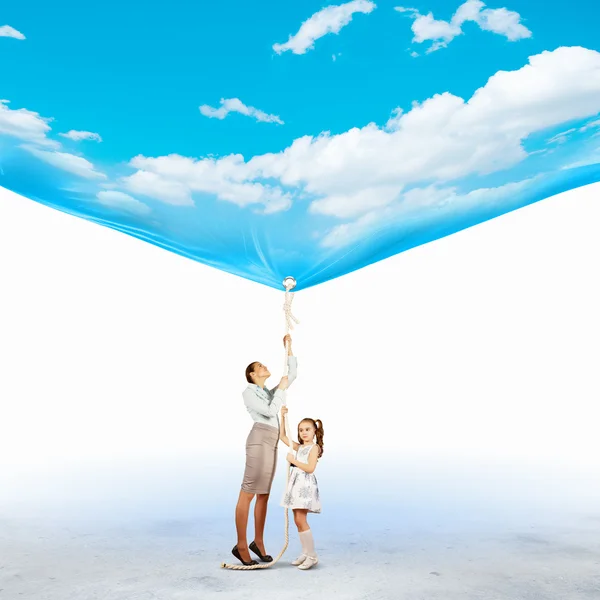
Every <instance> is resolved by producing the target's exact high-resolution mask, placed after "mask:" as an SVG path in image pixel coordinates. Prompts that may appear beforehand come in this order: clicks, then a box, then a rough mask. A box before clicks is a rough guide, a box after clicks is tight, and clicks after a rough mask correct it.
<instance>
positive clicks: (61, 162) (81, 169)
mask: <svg viewBox="0 0 600 600" xmlns="http://www.w3.org/2000/svg"><path fill="white" fill-rule="evenodd" d="M21 148H23V149H25V150H27V152H29V153H31V154H33V156H35V157H36V158H39V159H40V160H43V161H44V162H46V163H48V164H49V165H52V166H53V167H56V168H57V169H62V170H63V171H67V172H69V173H73V174H74V175H78V176H79V177H84V178H85V179H105V178H106V175H105V174H104V173H100V172H99V171H96V169H95V168H94V165H93V164H92V163H91V162H90V161H88V160H86V159H85V158H83V157H82V156H76V155H75V154H68V153H67V152H58V151H54V150H50V151H48V150H42V149H40V148H37V147H36V146H31V145H29V144H23V145H22V146H21Z"/></svg>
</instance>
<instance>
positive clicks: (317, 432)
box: [315, 419, 325, 458]
mask: <svg viewBox="0 0 600 600" xmlns="http://www.w3.org/2000/svg"><path fill="white" fill-rule="evenodd" d="M315 426H316V428H315V437H316V438H317V444H318V445H319V458H321V456H323V435H324V433H325V432H324V431H323V421H321V419H315Z"/></svg>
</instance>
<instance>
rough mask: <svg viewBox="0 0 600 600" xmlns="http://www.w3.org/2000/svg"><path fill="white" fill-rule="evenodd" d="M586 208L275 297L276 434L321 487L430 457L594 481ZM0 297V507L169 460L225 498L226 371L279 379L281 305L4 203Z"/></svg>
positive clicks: (585, 204) (599, 323)
mask: <svg viewBox="0 0 600 600" xmlns="http://www.w3.org/2000/svg"><path fill="white" fill-rule="evenodd" d="M599 190H600V186H599V185H595V186H588V187H586V188H581V189H579V190H575V191H572V192H569V193H566V194H562V195H559V196H557V197H554V198H551V199H548V200H546V201H543V202H541V203H538V204H535V205H532V206H529V207H527V208H524V209H521V210H519V211H517V212H514V213H511V214H508V215H504V216H502V217H500V218H498V219H495V220H493V221H490V222H487V223H484V224H481V225H479V226H477V227H474V228H471V229H469V230H466V231H464V232H460V233H458V234H455V235H453V236H450V237H448V238H445V239H442V240H438V241H436V242H434V243H430V244H428V245H426V246H423V247H420V248H416V249H413V250H411V251H409V252H406V253H403V254H401V255H398V256H396V257H393V258H391V259H388V260H386V261H383V262H381V263H378V264H376V265H372V266H370V267H368V268H365V269H362V270H360V271H358V272H356V273H352V274H349V275H347V276H344V277H342V278H340V279H337V280H334V281H331V282H328V283H325V284H322V285H320V286H317V287H316V288H312V289H309V290H305V291H302V292H299V293H298V294H297V295H296V297H295V299H294V313H295V314H296V316H297V317H298V318H299V319H300V325H299V326H298V327H297V328H296V330H295V331H294V332H293V338H294V346H293V348H294V352H295V353H296V354H297V355H298V357H299V359H298V360H299V376H298V380H297V381H296V383H295V384H294V385H293V386H292V388H291V389H290V391H289V394H288V404H289V407H290V416H291V419H292V420H293V422H294V424H295V423H296V422H297V421H298V420H299V419H300V418H302V417H304V416H312V417H314V418H321V419H322V420H323V422H324V426H325V430H326V438H325V455H324V458H323V460H322V461H321V463H320V466H319V470H320V474H321V480H323V478H326V477H327V474H328V473H333V471H335V470H337V469H341V470H345V469H354V468H356V467H358V466H365V465H366V466H368V471H369V472H370V473H375V475H373V477H377V473H379V474H380V475H379V477H380V478H385V477H386V472H387V471H386V469H389V468H393V465H400V464H404V465H413V466H414V465H417V464H418V465H430V466H432V468H434V467H436V466H437V468H438V470H439V469H442V465H444V464H446V463H447V462H448V461H454V462H455V463H456V464H462V465H470V466H473V467H477V466H478V465H479V467H478V468H483V469H485V468H486V465H490V464H492V463H493V464H496V465H498V464H502V465H505V468H506V469H508V471H510V470H511V469H519V468H523V467H528V468H530V469H531V470H532V472H534V471H535V470H536V469H550V470H553V469H558V468H560V469H561V470H562V472H564V473H576V472H585V473H588V474H590V475H591V476H592V477H596V476H597V474H598V473H599V472H600V470H599V466H600V436H599V435H598V417H599V416H600V411H599V410H598V401H599V399H600V382H599V378H598V363H599V358H600V356H599V350H598V340H599V339H600V318H599V316H598V307H599V306H600V291H599V290H600V286H599V285H598V257H599V256H600V236H599V235H598V222H599V218H600V205H599V203H598V200H597V198H598V192H599ZM291 275H293V273H291ZM0 286H1V296H0V332H1V337H0V354H1V376H0V402H1V408H2V412H1V414H2V435H1V436H0V467H1V469H2V471H1V472H2V476H3V479H4V485H3V486H2V488H3V496H4V500H5V501H8V500H13V501H24V500H26V497H27V495H28V494H29V495H35V497H36V498H39V497H40V496H39V495H40V488H44V489H46V488H47V489H46V492H48V489H49V488H50V487H52V484H51V483H49V482H51V480H52V478H54V477H55V474H56V473H59V472H61V471H65V470H68V469H72V468H80V469H85V471H86V472H88V473H94V472H97V473H98V474H100V473H101V472H104V471H102V469H109V471H111V472H113V473H116V471H117V470H118V468H121V467H123V465H126V464H131V465H136V466H135V467H132V468H133V469H134V470H135V472H136V473H137V474H138V476H140V477H142V475H141V474H142V472H143V474H144V475H149V478H151V471H152V469H155V468H158V467H157V465H159V464H163V465H166V464H178V463H179V464H184V463H185V464H186V468H188V466H189V465H195V467H194V468H196V469H197V470H198V472H200V471H201V470H204V471H205V472H206V473H208V472H212V473H213V476H215V477H216V475H217V474H218V473H221V474H222V475H223V477H224V476H225V475H224V474H225V473H226V472H227V474H228V475H227V478H226V479H223V478H221V481H222V482H223V483H222V485H223V486H224V487H227V488H228V492H227V494H228V495H227V496H226V497H227V502H233V498H234V496H235V494H237V490H238V489H239V483H240V481H241V473H242V470H243V456H244V443H245V438H246V435H247V432H248V430H249V427H250V425H251V422H250V418H249V416H248V414H247V413H246V411H245V409H244V407H243V404H242V399H241V392H242V390H243V389H244V387H245V385H246V382H245V379H244V369H245V367H246V365H247V364H248V363H249V362H251V361H253V360H261V361H264V362H266V364H267V365H268V366H269V367H270V369H271V371H272V373H273V378H272V380H270V381H269V383H270V384H271V385H275V384H276V382H277V381H278V378H279V377H280V375H281V371H282V367H283V360H284V354H283V345H282V342H281V338H282V335H283V333H284V319H283V311H282V305H283V292H281V293H280V292H277V291H275V290H272V289H270V288H266V287H263V286H261V285H259V284H256V283H253V282H248V281H245V280H243V279H240V278H237V277H235V276H233V275H229V274H227V273H222V272H220V271H216V270H214V269H212V268H209V267H205V266H204V265H200V264H198V263H195V262H193V261H190V260H188V259H184V258H181V257H179V256H176V255H174V254H171V253H168V252H166V251H164V250H162V249H159V248H156V247H154V246H151V245H149V244H146V243H144V242H142V241H139V240H137V239H134V238H131V237H128V236H126V235H124V234H121V233H118V232H115V231H112V230H109V229H106V228H102V227H100V226H97V225H95V224H92V223H89V222H86V221H84V220H80V219H76V218H74V217H71V216H68V215H65V214H62V213H60V212H57V211H54V210H52V209H50V208H47V207H45V206H42V205H39V204H37V203H34V202H32V201H29V200H26V199H24V198H21V197H18V196H16V195H15V194H12V193H10V192H7V191H6V190H0ZM281 459H282V460H283V454H282V455H281ZM161 461H162V462H161ZM169 461H170V462H169ZM280 464H282V463H280ZM390 465H391V467H390ZM378 467H379V468H378ZM165 468H166V467H165ZM95 470H96V471H95ZM442 470H443V469H442ZM280 471H283V469H281V470H280ZM278 476H279V475H278ZM123 477H125V478H126V477H128V476H123ZM100 479H101V477H100V475H98V477H96V478H95V481H96V483H98V482H99V481H100ZM216 480H217V481H218V477H217V479H216ZM238 480H239V481H238ZM90 481H91V480H90ZM197 481H198V480H197V479H196V482H197ZM588 481H590V480H589V479H588ZM325 482H326V479H325ZM113 483H114V481H113ZM121 483H122V484H123V485H124V484H125V483H126V481H125V480H122V481H121ZM82 485H83V484H82ZM86 485H87V484H86ZM98 485H99V484H98ZM140 485H141V484H140ZM56 493H57V492H55V494H56ZM584 493H585V490H584ZM68 494H69V492H63V495H62V496H60V498H63V497H66V496H67V495H68ZM217 496H218V494H217ZM226 508H227V510H229V509H230V508H231V506H230V505H227V506H226Z"/></svg>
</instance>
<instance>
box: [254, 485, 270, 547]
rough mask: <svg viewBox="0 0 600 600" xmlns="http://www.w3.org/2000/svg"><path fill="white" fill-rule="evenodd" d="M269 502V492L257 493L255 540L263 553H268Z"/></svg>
mask: <svg viewBox="0 0 600 600" xmlns="http://www.w3.org/2000/svg"><path fill="white" fill-rule="evenodd" d="M268 502H269V494H256V504H255V505H254V541H255V543H256V545H257V546H258V549H259V550H260V552H261V554H263V555H264V554H266V553H267V552H266V550H265V540H264V536H265V522H266V520H267V506H268Z"/></svg>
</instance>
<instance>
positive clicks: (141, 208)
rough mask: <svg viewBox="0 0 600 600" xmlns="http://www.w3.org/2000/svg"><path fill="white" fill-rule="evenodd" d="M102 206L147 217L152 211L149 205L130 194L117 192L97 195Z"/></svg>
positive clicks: (103, 192) (105, 192) (104, 192)
mask: <svg viewBox="0 0 600 600" xmlns="http://www.w3.org/2000/svg"><path fill="white" fill-rule="evenodd" d="M96 197H97V198H98V201H99V202H100V204H103V205H104V206H108V207H110V208H117V209H122V210H125V211H126V212H130V213H134V214H138V215H145V214H148V213H149V212H150V211H151V209H150V207H149V206H148V205H147V204H144V203H143V202H140V201H139V200H136V199H135V198H133V197H132V196H130V195H129V194H124V193H123V192H117V191H113V190H110V191H101V192H98V194H97V195H96Z"/></svg>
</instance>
